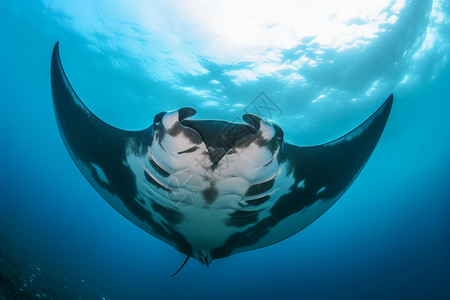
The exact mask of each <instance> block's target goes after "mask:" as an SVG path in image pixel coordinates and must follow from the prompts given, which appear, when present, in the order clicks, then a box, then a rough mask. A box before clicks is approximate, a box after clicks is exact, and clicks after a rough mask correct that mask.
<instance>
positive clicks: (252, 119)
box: [155, 107, 275, 165]
mask: <svg viewBox="0 0 450 300" xmlns="http://www.w3.org/2000/svg"><path fill="white" fill-rule="evenodd" d="M195 114H196V110H195V109H194V108H190V107H184V108H181V109H178V110H175V111H172V112H167V113H165V114H162V115H159V116H158V117H157V118H155V126H159V125H161V124H162V126H163V127H164V128H165V131H166V132H168V133H169V134H170V135H172V136H177V135H178V134H179V133H183V134H184V135H185V136H187V137H189V138H190V139H191V141H192V142H193V144H198V143H199V142H203V143H204V144H205V146H206V148H207V150H208V152H209V156H210V159H211V162H212V164H213V165H216V164H218V163H219V162H220V160H221V159H222V158H223V157H224V156H225V155H226V154H227V153H229V152H230V150H231V149H233V148H240V147H246V146H248V145H250V143H252V142H253V141H254V140H255V139H263V140H266V141H268V140H270V139H272V138H273V137H274V134H275V130H274V128H273V125H272V124H270V123H268V122H267V121H265V120H263V119H262V118H260V117H258V116H256V115H254V114H245V115H244V116H243V117H242V119H243V120H244V122H245V123H246V124H245V123H234V122H229V121H224V120H195V119H194V120H192V119H188V118H189V117H192V116H194V115H195ZM200 140H201V141H200ZM194 148H195V147H193V148H192V149H194ZM183 152H189V149H183V150H182V151H180V152H179V153H183Z"/></svg>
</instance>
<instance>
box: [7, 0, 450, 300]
mask: <svg viewBox="0 0 450 300" xmlns="http://www.w3.org/2000/svg"><path fill="white" fill-rule="evenodd" d="M308 2H309V1H308ZM347 2H348V1H342V3H340V4H339V6H340V7H337V6H336V4H332V3H328V2H326V1H324V2H323V3H319V4H320V5H323V6H324V7H329V8H327V9H325V8H320V7H319V8H318V7H317V6H314V5H313V4H311V3H307V2H304V3H301V2H300V3H294V2H292V3H291V2H283V3H281V4H279V6H284V7H281V8H280V7H278V6H277V7H272V6H270V5H264V4H263V3H260V2H258V3H255V2H251V3H246V2H244V3H235V2H229V3H228V4H224V3H213V2H210V4H205V3H200V4H199V3H197V2H195V1H180V2H179V3H176V4H175V3H170V4H167V3H159V2H156V1H155V2H152V1H136V2H133V4H130V3H127V1H96V2H85V3H83V2H76V3H75V2H70V3H69V2H64V1H48V0H42V1H31V0H19V1H13V0H3V1H2V2H1V3H0V28H1V29H0V30H1V36H2V42H1V46H0V87H1V108H0V127H1V129H2V141H1V145H0V176H1V177H0V299H42V298H44V299H103V298H104V299H210V298H214V299H230V298H237V299H449V298H450V238H449V237H450V181H449V180H450V155H449V153H450V120H449V118H448V115H449V112H450V101H449V98H450V88H449V86H448V82H449V79H450V65H449V63H448V62H449V57H450V56H449V55H450V48H449V46H450V26H449V20H450V18H449V13H450V8H449V5H448V3H447V2H446V1H438V0H434V1H431V0H430V1H418V0H415V1H414V0H410V1H379V2H380V4H379V5H378V6H377V5H374V4H369V3H365V4H359V6H360V7H357V9H356V8H355V7H354V5H357V4H355V3H353V2H351V1H350V2H348V3H350V4H348V3H347ZM375 2H376V1H374V2H373V3H375ZM302 12H306V13H303V14H302V15H301V17H300V16H299V17H298V18H296V14H297V13H298V14H301V13H302ZM327 13H328V15H327ZM321 14H324V15H323V16H322V15H321ZM308 15H312V16H313V17H312V18H311V19H307V17H308ZM305 19H306V21H307V23H306V24H307V26H306V25H304V24H305ZM314 20H317V22H314ZM326 22H330V23H326ZM297 23H298V24H297ZM330 24H331V25H330ZM302 26H303V27H302ZM304 26H306V27H307V28H306V29H304V30H303V28H305V27H304ZM308 26H309V27H308ZM56 41H59V42H60V46H61V58H62V61H63V64H64V67H65V69H66V72H67V74H68V77H69V79H70V80H71V83H72V85H73V87H74V89H75V90H76V91H77V93H78V95H79V96H80V97H81V99H83V101H84V102H85V103H86V105H87V106H88V107H89V108H90V109H91V110H92V111H93V112H94V113H96V114H97V115H98V116H100V117H101V118H102V119H104V120H105V121H106V122H108V123H110V124H113V125H115V126H117V127H120V128H125V129H142V128H145V127H147V126H149V125H150V124H151V123H152V122H153V117H154V115H155V114H157V113H159V112H161V111H167V110H172V109H176V108H179V107H183V106H193V107H196V108H197V110H198V114H197V116H196V117H198V118H219V119H225V120H229V121H232V120H235V118H240V117H241V116H242V115H243V114H244V113H246V112H253V113H258V114H261V115H263V117H266V118H269V119H272V120H273V121H274V122H276V123H277V124H279V125H280V126H281V127H282V128H283V130H284V132H285V138H286V139H287V140H288V141H289V142H291V143H294V144H298V145H314V144H320V143H323V142H326V141H329V140H331V139H334V138H337V137H339V136H341V135H342V134H344V133H346V132H348V131H350V130H351V129H353V128H354V127H356V126H357V125H358V124H360V123H361V122H362V121H363V120H365V119H366V118H367V117H368V116H370V114H371V113H372V112H373V111H375V109H376V108H377V107H378V106H379V105H381V103H382V102H383V101H384V100H385V99H386V98H387V96H388V95H389V94H390V93H394V97H395V98H394V105H393V108H392V112H391V115H390V118H389V121H388V123H387V125H386V129H385V131H384V133H383V136H382V137H381V139H380V142H379V144H378V146H377V148H376V149H375V151H374V153H373V155H372V157H371V158H370V160H369V162H368V163H367V165H366V166H365V168H364V169H363V171H362V172H361V174H360V175H359V177H358V178H357V179H356V181H355V182H354V183H353V185H352V186H351V187H350V189H349V190H348V191H347V192H346V193H345V194H344V196H343V197H342V198H341V199H340V200H338V202H337V203H336V204H335V205H334V206H333V207H332V208H331V209H330V210H328V211H327V212H326V213H325V214H324V215H323V216H321V217H320V218H319V219H318V220H317V221H315V222H314V223H313V224H311V225H310V226H308V227H307V228H305V229H304V230H302V231H301V232H299V233H298V234H296V235H294V236H292V237H290V238H288V239H286V240H284V241H282V242H280V243H277V244H275V245H272V246H269V247H265V248H262V249H258V250H254V251H249V252H244V253H240V254H236V255H233V256H231V257H227V258H224V259H219V260H216V261H214V262H213V263H212V264H211V266H210V267H205V266H203V265H201V264H200V263H198V262H197V261H195V260H191V261H189V262H188V264H187V265H186V266H185V267H184V269H183V270H182V271H181V272H180V273H179V274H178V275H177V276H175V277H173V278H169V276H170V275H171V274H172V273H173V272H174V271H175V270H176V269H177V268H178V267H179V266H180V265H181V263H182V262H183V261H184V259H185V257H184V255H182V254H181V253H179V252H177V251H176V250H175V249H173V248H172V247H171V246H169V245H167V244H165V243H164V242H162V241H160V240H158V239H156V238H154V237H153V236H151V235H149V234H147V233H146V232H144V231H143V230H141V229H139V228H138V227H137V226H135V225H134V224H132V223H131V222H129V221H128V220H127V219H125V218H124V217H122V216H121V215H120V214H119V213H118V212H116V211H115V210H114V209H113V208H112V207H110V206H109V204H108V203H106V201H104V200H103V199H102V198H101V197H100V196H99V195H98V194H97V193H96V191H95V190H94V189H93V188H92V187H91V186H90V185H89V183H88V182H87V181H86V180H85V179H84V177H83V175H82V174H81V173H80V172H79V171H78V169H77V168H76V166H75V164H74V163H73V161H72V160H71V158H70V156H69V155H68V153H67V151H66V149H65V147H64V144H63V142H62V140H61V137H60V135H59V132H58V128H57V125H56V120H55V116H54V112H53V106H52V95H51V85H50V58H51V52H52V48H53V46H54V44H55V42H56ZM261 92H263V93H264V94H265V95H267V97H268V98H269V100H270V101H269V102H268V103H269V104H271V105H272V106H271V107H270V108H272V109H274V108H275V107H276V108H277V109H274V110H267V109H264V108H263V107H261V106H260V105H256V106H255V105H253V104H254V103H255V102H254V101H255V100H256V101H259V100H258V99H259V98H258V95H260V93H261ZM256 103H258V102H256ZM274 104H275V105H276V106H273V105H274ZM278 108H279V109H278Z"/></svg>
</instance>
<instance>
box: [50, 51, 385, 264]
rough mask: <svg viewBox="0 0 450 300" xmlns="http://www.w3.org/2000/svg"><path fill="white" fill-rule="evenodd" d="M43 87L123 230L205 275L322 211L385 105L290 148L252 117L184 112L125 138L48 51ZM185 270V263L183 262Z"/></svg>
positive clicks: (370, 146)
mask: <svg viewBox="0 0 450 300" xmlns="http://www.w3.org/2000/svg"><path fill="white" fill-rule="evenodd" d="M51 85H52V93H53V104H54V110H55V115H56V120H57V124H58V127H59V131H60V133H61V137H62V140H63V141H64V144H65V146H66V148H67V151H68V152H69V154H70V156H71V157H72V159H73V161H74V162H75V164H76V166H77V167H78V168H79V170H80V171H81V173H83V175H84V176H85V177H86V179H87V180H88V181H89V182H90V184H91V185H92V186H93V187H94V188H95V190H97V192H98V193H99V194H100V195H101V196H102V197H103V198H104V199H105V200H106V201H107V202H108V203H109V204H110V205H111V206H112V207H113V208H114V209H116V210H117V211H118V212H119V213H121V214H122V215H123V216H124V217H126V218H127V219H128V220H130V221H131V222H133V223H134V224H136V225H137V226H139V227H140V228H142V229H143V230H145V231H146V232H148V233H150V234H151V235H153V236H155V237H157V238H158V239H160V240H162V241H164V242H166V243H168V244H170V245H172V246H173V247H174V248H175V249H177V250H178V251H180V252H181V253H183V254H185V255H186V256H187V258H189V257H193V258H195V259H197V260H198V261H200V262H201V263H203V264H205V265H209V264H210V263H211V262H212V261H213V260H214V259H219V258H224V257H227V256H230V255H232V254H236V253H240V252H244V251H249V250H254V249H258V248H261V247H266V246H268V245H271V244H274V243H277V242H279V241H281V240H284V239H286V238H288V237H289V236H292V235H293V234H295V233H297V232H299V231H300V230H302V229H303V228H305V227H306V226H308V225H309V224H311V223H312V222H314V220H316V219H317V218H318V217H319V216H321V215H322V214H323V213H324V212H325V211H327V210H328V209H329V208H330V207H331V206H332V205H333V204H334V203H335V202H336V201H337V200H338V199H339V197H341V196H342V194H343V193H344V192H345V191H346V190H347V189H348V188H349V186H350V185H351V184H352V182H353V181H354V180H355V178H356V177H357V176H358V174H359V173H360V172H361V169H362V168H363V167H364V165H365V164H366V162H367V160H368V159H369V157H370V155H371V154H372V152H373V150H374V148H375V146H376V145H377V143H378V140H379V139H380V136H381V134H382V132H383V130H384V127H385V125H386V122H387V119H388V116H389V113H390V110H391V106H392V102H393V95H390V96H389V97H388V98H387V100H386V101H385V102H384V103H383V104H382V105H381V107H379V108H378V110H376V112H375V113H373V114H372V115H371V116H370V117H369V118H368V119H367V120H366V121H365V122H363V123H362V124H361V125H359V126H358V127H357V128H355V129H354V130H352V131H351V132H349V133H347V134H345V135H344V136H342V137H340V138H338V139H335V140H333V141H331V142H328V143H325V144H321V145H317V146H305V147H304V146H298V145H292V144H290V143H287V142H286V141H284V139H283V130H282V129H281V128H280V127H279V126H277V125H276V124H274V123H273V122H270V121H268V120H265V119H263V118H261V117H259V116H257V115H255V114H245V115H244V116H243V117H242V119H243V121H244V122H243V123H235V122H228V121H224V120H200V119H195V118H192V117H193V116H194V115H195V114H196V110H195V109H194V108H191V107H183V108H179V109H176V110H172V111H168V112H161V113H159V114H157V115H156V116H155V117H154V120H153V124H152V125H151V126H150V127H148V128H147V129H144V130H138V131H128V130H122V129H119V128H116V127H114V126H111V125H109V124H107V123H105V122H104V121H102V120H101V119H99V118H98V117H97V116H95V115H94V114H93V113H92V112H91V111H90V110H89V109H88V108H87V107H86V106H85V105H84V104H83V102H82V101H81V100H80V98H79V97H78V96H77V94H76V93H75V91H74V90H73V88H72V86H71V85H70V83H69V80H68V78H67V76H66V74H65V72H64V69H63V67H62V64H61V59H60V53H59V44H58V43H56V45H55V47H54V50H53V55H52V61H51ZM186 260H187V259H186Z"/></svg>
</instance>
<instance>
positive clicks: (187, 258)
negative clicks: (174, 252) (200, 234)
mask: <svg viewBox="0 0 450 300" xmlns="http://www.w3.org/2000/svg"><path fill="white" fill-rule="evenodd" d="M190 257H191V256H190V255H188V256H187V257H186V260H185V261H184V263H183V264H182V265H181V267H180V268H179V269H178V270H177V271H176V272H175V273H173V274H172V275H170V278H172V277H173V276H175V275H177V274H178V272H180V271H181V269H183V267H184V265H185V264H186V263H187V261H188V260H189V258H190Z"/></svg>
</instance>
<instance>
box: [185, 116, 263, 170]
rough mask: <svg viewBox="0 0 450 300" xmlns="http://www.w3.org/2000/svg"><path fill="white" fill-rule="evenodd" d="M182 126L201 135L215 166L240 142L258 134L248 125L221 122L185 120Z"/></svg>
mask: <svg viewBox="0 0 450 300" xmlns="http://www.w3.org/2000/svg"><path fill="white" fill-rule="evenodd" d="M181 124H182V125H183V126H186V127H189V128H192V129H194V130H195V131H197V132H198V133H199V134H200V136H201V137H202V139H203V142H204V143H205V145H206V148H207V149H208V152H209V155H210V157H211V161H212V163H213V164H217V163H218V162H219V161H220V160H221V159H222V157H223V156H225V155H226V154H227V153H228V151H229V150H230V149H231V148H233V147H234V146H236V143H237V142H238V141H243V140H251V139H253V138H254V136H255V134H256V133H257V132H258V131H257V130H256V129H255V128H253V127H252V126H249V125H247V124H238V123H232V122H227V121H219V120H183V121H182V122H181ZM258 127H259V126H258Z"/></svg>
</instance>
